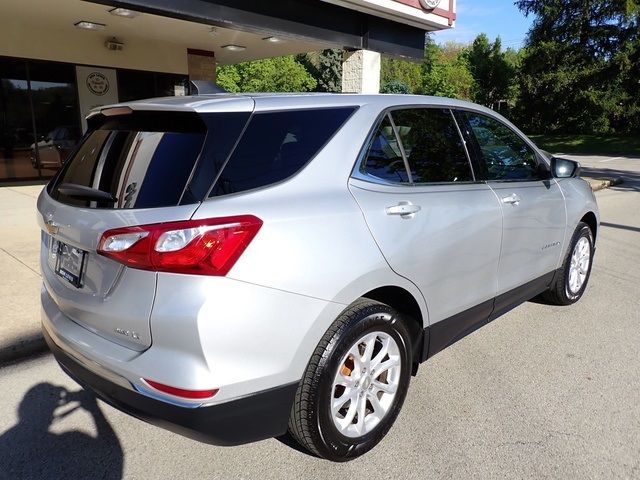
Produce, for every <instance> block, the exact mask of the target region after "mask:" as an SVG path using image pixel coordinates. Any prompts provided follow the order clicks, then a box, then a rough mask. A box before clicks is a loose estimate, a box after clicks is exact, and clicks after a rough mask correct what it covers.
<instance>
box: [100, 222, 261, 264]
mask: <svg viewBox="0 0 640 480" xmlns="http://www.w3.org/2000/svg"><path fill="white" fill-rule="evenodd" d="M261 226H262V220H260V219H259V218H257V217H254V216H252V215H241V216H236V217H222V218H212V219H204V220H187V221H182V222H169V223H157V224H152V225H141V226H135V227H124V228H115V229H113V230H107V231H106V232H104V233H103V234H102V238H100V242H99V243H98V249H97V250H98V253H99V254H100V255H104V256H105V257H109V258H112V259H114V260H116V261H117V262H120V263H122V264H124V265H127V266H129V267H132V268H139V269H142V270H153V271H158V272H172V273H188V274H195V275H219V276H223V275H226V274H227V273H228V272H229V270H231V267H233V265H234V264H235V263H236V261H237V260H238V258H240V255H242V252H244V250H245V248H247V246H248V245H249V243H250V242H251V240H253V237H255V236H256V234H257V233H258V230H260V227H261Z"/></svg>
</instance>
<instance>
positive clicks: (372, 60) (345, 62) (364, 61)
mask: <svg viewBox="0 0 640 480" xmlns="http://www.w3.org/2000/svg"><path fill="white" fill-rule="evenodd" d="M342 91H343V92H351V93H379V92H380V54H379V53H378V52H372V51H371V50H355V51H352V52H344V56H343V57H342Z"/></svg>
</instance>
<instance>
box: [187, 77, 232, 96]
mask: <svg viewBox="0 0 640 480" xmlns="http://www.w3.org/2000/svg"><path fill="white" fill-rule="evenodd" d="M214 93H227V91H226V90H225V89H224V88H222V87H221V86H220V85H218V84H217V83H214V82H210V81H209V80H190V81H189V94H190V95H211V94H214Z"/></svg>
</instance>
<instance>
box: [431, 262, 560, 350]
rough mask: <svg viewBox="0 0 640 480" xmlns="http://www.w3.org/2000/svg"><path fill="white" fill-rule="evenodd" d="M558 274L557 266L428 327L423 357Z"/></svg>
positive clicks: (534, 293) (492, 317) (541, 288)
mask: <svg viewBox="0 0 640 480" xmlns="http://www.w3.org/2000/svg"><path fill="white" fill-rule="evenodd" d="M556 274H557V271H555V270H554V271H553V272H549V273H547V274H545V275H542V276H541V277H538V278H536V279H535V280H532V281H530V282H527V283H525V284H524V285H521V286H519V287H516V288H514V289H513V290H510V291H508V292H506V293H503V294H502V295H498V296H497V297H496V298H494V299H491V300H487V301H486V302H482V303H481V304H480V305H476V306H475V307H472V308H470V309H468V310H465V311H463V312H460V313H457V314H456V315H453V316H451V317H449V318H446V319H444V320H442V321H440V322H437V323H434V324H433V325H431V326H430V327H427V328H426V329H425V330H424V334H423V339H424V340H423V342H424V343H423V345H424V347H423V349H422V355H421V359H420V361H421V362H424V361H425V360H427V359H428V358H431V357H433V356H434V355H435V354H436V353H438V352H441V351H442V350H444V349H445V348H447V347H448V346H450V345H453V344H454V343H456V342H457V341H458V340H462V339H463V338H464V337H466V336H467V335H469V334H470V333H473V332H474V331H476V330H477V329H478V328H480V327H482V326H483V325H486V324H487V323H489V322H490V321H492V320H495V319H496V318H498V317H500V316H502V315H504V314H505V313H507V312H508V311H510V310H512V309H514V308H515V307H517V306H518V305H521V304H522V303H524V302H526V301H528V300H531V299H532V298H533V297H535V296H537V295H539V294H541V293H542V292H544V291H545V290H547V289H548V288H549V285H551V284H552V282H553V280H554V278H555V276H556Z"/></svg>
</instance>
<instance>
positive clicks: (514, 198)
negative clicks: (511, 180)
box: [502, 193, 520, 205]
mask: <svg viewBox="0 0 640 480" xmlns="http://www.w3.org/2000/svg"><path fill="white" fill-rule="evenodd" d="M502 203H510V204H511V205H519V204H520V197H519V196H518V195H516V194H515V193H512V194H511V195H507V196H506V197H502Z"/></svg>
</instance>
